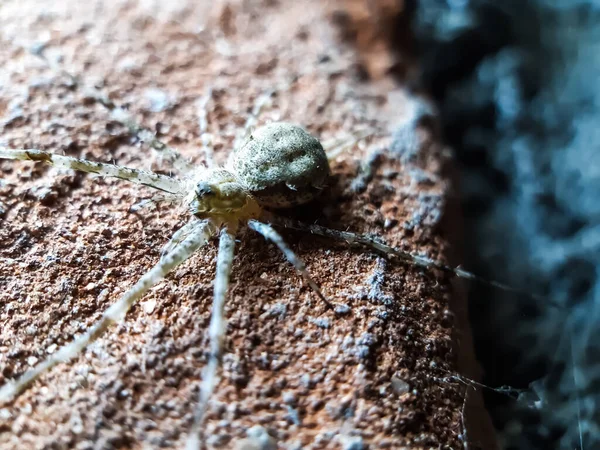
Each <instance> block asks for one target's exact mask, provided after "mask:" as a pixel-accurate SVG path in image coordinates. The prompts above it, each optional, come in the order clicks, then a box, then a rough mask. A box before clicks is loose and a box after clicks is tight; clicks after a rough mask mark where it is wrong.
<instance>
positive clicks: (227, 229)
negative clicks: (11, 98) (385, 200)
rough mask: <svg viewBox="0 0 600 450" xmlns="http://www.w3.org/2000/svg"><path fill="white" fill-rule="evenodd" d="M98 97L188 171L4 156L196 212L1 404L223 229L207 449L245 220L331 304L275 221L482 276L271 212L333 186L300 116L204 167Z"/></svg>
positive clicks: (200, 413)
mask: <svg viewBox="0 0 600 450" xmlns="http://www.w3.org/2000/svg"><path fill="white" fill-rule="evenodd" d="M209 95H210V93H209ZM209 95H208V96H207V97H206V98H204V99H202V100H201V101H200V102H199V110H200V114H199V117H200V121H199V122H200V131H201V134H202V142H203V147H204V150H205V152H206V154H207V155H210V154H211V150H210V148H211V140H210V135H208V133H207V132H206V128H207V123H206V114H205V113H204V114H203V113H202V111H205V109H204V107H205V106H206V102H207V101H208V100H207V99H208V98H209ZM267 97H268V95H267V96H263V97H261V98H260V99H259V100H260V101H259V102H257V104H256V106H255V109H254V111H253V114H252V115H251V116H250V119H249V120H248V123H247V124H246V129H249V128H251V127H252V126H253V124H254V122H255V120H256V116H257V115H258V113H259V111H260V108H261V106H262V104H263V103H264V101H265V99H266V98H267ZM94 98H95V99H96V100H97V101H98V102H99V103H101V104H103V105H104V106H105V107H107V108H108V109H109V110H111V111H112V113H113V117H114V118H116V119H117V120H119V121H121V122H122V123H123V124H125V125H126V126H127V127H128V128H129V130H130V131H131V132H132V133H133V134H135V135H136V136H137V137H138V138H140V140H143V141H145V142H147V143H148V144H149V145H150V146H151V147H152V148H153V149H155V150H156V151H158V152H160V153H161V155H162V156H163V158H164V160H166V161H168V162H169V163H171V165H172V166H173V167H174V168H175V169H177V170H178V171H180V172H182V173H183V174H184V175H185V176H184V177H182V178H176V177H173V176H166V175H161V174H158V173H154V172H151V171H144V170H139V169H132V168H128V167H122V166H117V165H114V164H106V163H100V162H94V161H89V160H84V159H78V158H73V157H68V156H62V155H58V154H55V153H50V152H47V151H44V150H38V149H10V148H5V147H0V158H4V159H13V160H29V161H34V162H44V163H47V164H51V165H54V166H58V167H62V168H68V169H73V170H78V171H83V172H89V173H93V174H96V175H99V176H105V177H116V178H120V179H123V180H127V181H130V182H134V183H140V184H143V185H145V186H148V187H150V188H153V189H156V190H159V191H161V196H162V197H161V198H168V199H174V200H179V201H182V202H184V204H185V205H186V206H187V208H188V210H189V212H190V216H191V218H190V221H189V222H188V223H186V224H185V225H184V226H183V227H182V228H180V229H179V230H178V231H177V232H175V233H174V235H173V236H172V237H171V239H170V240H169V242H168V243H167V244H166V245H165V247H164V248H163V250H162V254H161V257H160V260H159V261H158V263H157V264H156V265H155V266H154V267H153V268H152V269H150V270H149V271H148V272H147V273H146V274H144V275H143V276H142V277H141V278H140V279H139V280H138V281H137V282H136V283H135V285H134V286H133V287H131V288H130V289H129V290H128V291H127V292H126V293H125V294H124V295H123V296H122V297H121V298H120V299H119V300H118V301H117V302H116V303H114V304H113V305H112V306H110V307H109V308H108V309H107V310H106V311H105V312H104V314H103V315H102V317H101V318H100V319H99V320H98V321H97V322H96V323H95V324H94V325H93V326H91V327H90V328H89V329H88V330H87V331H86V332H85V333H84V334H83V335H81V336H79V337H77V338H76V339H74V340H73V341H72V342H71V343H69V344H67V345H65V346H63V347H62V348H60V349H59V350H58V351H56V352H55V353H53V354H51V355H50V356H48V357H47V359H45V360H44V361H42V362H40V363H39V364H37V365H36V366H34V367H33V368H31V369H29V370H28V371H26V372H25V373H24V374H22V375H21V376H20V377H18V378H17V379H16V380H14V381H12V382H9V383H7V384H5V385H4V386H2V387H0V404H3V403H6V402H9V401H12V400H13V399H14V398H15V397H17V396H18V395H19V394H20V393H22V392H23V391H24V390H26V389H27V387H28V386H30V385H31V384H32V383H33V382H35V381H36V380H37V379H38V378H39V377H40V376H42V375H43V374H44V373H45V372H46V371H48V370H50V369H51V368H52V367H54V366H55V365H57V364H59V363H62V362H67V361H69V360H71V359H72V358H74V357H76V356H77V355H79V354H80V353H81V352H82V351H83V350H84V349H85V348H86V347H87V346H89V345H90V344H91V343H92V342H94V341H95V340H96V339H98V338H99V337H100V336H102V334H103V333H104V332H105V331H106V330H107V329H108V328H109V327H110V326H111V325H112V324H115V323H118V322H120V321H121V320H123V318H124V317H125V315H126V314H127V312H128V311H129V309H130V308H131V307H132V305H133V304H134V303H135V302H136V301H137V300H139V299H140V298H142V297H143V296H144V295H145V294H146V293H147V292H148V290H149V289H150V288H152V287H153V286H154V285H156V284H157V283H158V282H160V281H161V280H162V279H163V278H164V277H166V276H167V274H168V273H169V272H171V271H172V270H173V269H174V268H175V267H177V266H178V265H180V264H182V263H183V262H184V261H185V260H186V259H188V258H189V257H190V256H191V255H192V254H193V253H194V252H196V251H197V250H198V249H200V248H201V247H203V246H204V245H206V244H207V243H208V241H209V239H210V238H211V237H215V236H218V238H219V248H218V255H217V270H216V276H215V280H214V294H213V306H212V314H211V320H210V325H209V330H208V333H209V339H210V356H209V360H208V363H207V365H206V367H205V369H204V373H203V376H202V381H201V385H200V394H199V400H198V405H197V406H196V410H195V413H194V422H193V425H192V430H191V432H190V435H189V437H188V441H187V448H188V449H195V448H198V447H199V445H200V437H201V429H202V424H203V419H204V416H205V413H206V411H207V407H208V403H209V400H210V398H211V394H212V393H213V391H214V390H215V388H216V386H217V383H218V381H219V369H220V365H221V360H222V356H223V352H224V340H225V331H226V323H227V322H226V319H225V316H224V307H225V299H226V293H227V289H228V286H229V278H230V272H231V267H232V262H233V258H234V247H235V236H236V233H237V232H238V230H239V228H240V227H241V226H243V225H247V226H248V227H249V228H251V229H252V230H254V231H256V232H258V233H259V234H261V235H262V236H264V237H265V238H266V239H267V240H270V241H272V242H273V243H274V244H275V245H277V247H278V248H279V249H280V250H281V251H282V253H283V254H284V255H285V257H286V258H287V260H288V261H289V262H290V263H291V264H292V265H293V266H294V267H295V268H296V270H297V271H298V272H299V273H300V275H301V276H302V277H303V278H304V279H305V280H306V282H307V283H308V285H309V286H310V287H311V288H312V290H313V291H314V292H315V293H316V294H317V295H318V296H319V297H320V298H321V299H322V300H323V301H324V302H325V304H326V305H327V306H328V307H329V308H332V309H334V306H333V305H332V304H331V303H330V302H329V301H328V300H327V298H326V297H325V296H324V295H323V293H322V292H321V290H320V288H319V287H318V285H317V284H316V283H315V281H314V280H313V279H312V278H311V277H310V275H309V274H308V272H307V270H306V268H305V265H304V263H303V262H302V261H301V260H300V259H299V258H298V257H297V256H296V254H295V253H294V252H293V251H292V250H291V249H290V247H288V245H287V244H286V243H285V241H284V239H283V238H282V237H281V235H280V234H279V233H278V232H277V231H276V230H275V229H274V228H273V226H272V225H276V226H283V227H289V228H295V229H299V230H304V231H307V232H310V233H313V234H317V235H321V236H326V237H330V238H333V239H337V240H341V241H344V242H347V243H350V244H360V245H364V246H368V247H370V248H372V249H374V250H375V251H378V252H380V253H383V254H384V255H387V256H396V257H399V258H400V259H402V260H403V261H406V262H409V263H410V264H413V265H417V266H421V267H424V268H427V269H432V268H435V269H439V270H442V271H445V272H449V273H451V274H454V275H456V276H459V277H463V278H469V279H477V277H476V276H475V275H473V274H471V273H469V272H466V271H464V270H462V269H459V268H452V267H449V266H446V265H443V264H441V263H439V262H437V261H434V260H431V259H428V258H425V257H421V256H416V255H412V254H409V253H407V252H404V251H402V250H399V249H396V248H393V247H391V246H389V245H386V244H385V243H383V242H382V241H380V240H378V239H374V238H371V237H368V236H364V235H359V234H356V233H352V232H347V231H337V230H332V229H328V228H325V227H322V226H318V225H305V224H302V223H298V222H294V221H292V220H289V219H286V218H283V217H280V216H278V215H275V214H274V213H272V212H271V211H270V210H272V209H280V208H284V207H285V208H289V207H294V206H298V205H300V204H303V203H307V202H309V201H311V200H313V199H314V198H315V197H316V196H317V195H318V194H319V193H320V191H321V190H322V189H324V188H325V187H326V183H327V180H328V178H329V176H330V167H329V159H328V155H327V154H326V152H325V150H324V149H323V146H322V145H321V143H320V142H319V141H318V140H317V139H316V138H315V137H313V136H311V135H310V134H309V133H308V132H307V131H305V130H304V129H303V128H301V127H300V126H298V125H293V124H289V123H280V122H275V123H271V124H268V125H265V126H262V127H260V128H258V129H256V130H255V131H253V132H252V133H249V134H247V137H246V138H245V140H243V142H242V143H241V144H238V145H235V146H234V148H233V151H232V153H231V155H230V158H229V160H228V162H227V164H226V165H225V167H213V166H212V164H209V167H195V166H192V165H191V164H190V163H189V162H187V161H186V160H185V159H184V158H183V157H182V156H181V155H180V154H179V153H177V152H176V151H175V150H173V149H171V148H169V147H167V146H166V145H165V144H163V143H162V142H160V141H159V140H158V139H156V138H155V137H154V136H153V135H152V133H150V132H149V131H147V130H145V129H143V128H142V127H141V126H139V125H138V124H136V123H135V122H134V121H133V120H131V118H130V117H129V116H128V114H127V113H126V112H125V111H124V110H123V109H121V108H119V107H117V106H116V105H115V104H114V103H113V102H112V101H110V100H109V99H108V98H106V97H103V96H102V95H101V94H100V93H99V92H95V93H94ZM261 102H262V103H261ZM331 154H332V153H330V157H331ZM209 161H210V159H209ZM492 284H495V285H496V286H499V287H501V288H504V289H510V288H508V287H506V286H504V285H500V284H499V283H493V282H492Z"/></svg>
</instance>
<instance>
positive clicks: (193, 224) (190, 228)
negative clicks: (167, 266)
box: [160, 218, 199, 259]
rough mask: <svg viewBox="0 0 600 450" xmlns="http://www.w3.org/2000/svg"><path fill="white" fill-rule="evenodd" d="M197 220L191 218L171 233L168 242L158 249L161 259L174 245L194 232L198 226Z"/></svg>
mask: <svg viewBox="0 0 600 450" xmlns="http://www.w3.org/2000/svg"><path fill="white" fill-rule="evenodd" d="M198 222H199V221H198V220H197V219H195V218H192V220H190V221H189V222H188V223H186V224H185V225H184V226H182V227H181V228H179V229H178V230H177V231H176V232H175V233H173V236H171V239H169V242H167V243H166V244H165V246H164V247H163V248H162V250H161V251H160V258H161V259H163V258H164V257H166V256H167V255H168V254H169V253H171V252H172V251H173V249H174V248H175V247H177V246H178V245H179V244H180V243H181V242H183V241H185V240H186V239H187V238H188V237H189V236H190V235H191V234H192V233H194V231H195V230H196V228H197V227H198Z"/></svg>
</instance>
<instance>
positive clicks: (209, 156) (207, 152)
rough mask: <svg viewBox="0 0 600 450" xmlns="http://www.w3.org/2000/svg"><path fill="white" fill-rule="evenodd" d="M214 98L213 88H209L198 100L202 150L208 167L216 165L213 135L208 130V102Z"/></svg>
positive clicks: (197, 110) (197, 107) (197, 109)
mask: <svg viewBox="0 0 600 450" xmlns="http://www.w3.org/2000/svg"><path fill="white" fill-rule="evenodd" d="M211 98H212V89H211V88H208V90H207V92H206V94H204V95H203V96H202V97H200V98H199V99H198V101H197V102H196V112H197V115H198V130H199V132H200V140H201V141H202V150H204V158H205V159H206V167H208V168H209V169H211V168H213V167H214V166H215V160H214V154H213V147H212V135H211V134H210V133H209V132H208V103H209V102H210V100H211Z"/></svg>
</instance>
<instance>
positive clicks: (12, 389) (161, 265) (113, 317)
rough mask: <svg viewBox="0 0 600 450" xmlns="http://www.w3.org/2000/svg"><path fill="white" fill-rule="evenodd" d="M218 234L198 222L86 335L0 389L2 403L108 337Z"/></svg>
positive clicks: (207, 225)
mask: <svg viewBox="0 0 600 450" xmlns="http://www.w3.org/2000/svg"><path fill="white" fill-rule="evenodd" d="M214 232H215V224H214V223H212V222H210V221H202V222H198V223H197V227H196V228H195V229H194V231H193V232H192V233H190V235H189V236H188V237H187V239H185V240H184V241H183V242H181V243H179V244H178V245H177V246H176V247H175V248H173V250H172V251H171V252H170V253H169V254H168V255H166V256H164V257H162V258H161V259H160V261H159V262H158V264H156V265H155V266H154V267H153V268H152V269H150V270H149V271H148V272H146V274H145V275H144V276H142V277H141V278H140V279H139V280H138V282H137V283H136V284H135V285H134V286H133V287H132V288H131V289H129V290H128V291H127V292H126V293H125V294H124V295H123V296H122V297H121V298H120V299H119V300H118V301H117V302H116V303H114V304H113V305H112V306H110V307H109V308H108V309H107V310H106V311H105V312H104V314H102V317H101V318H100V319H99V320H98V321H97V322H96V323H95V324H94V325H93V326H92V327H90V328H89V329H88V330H87V331H86V332H85V333H84V334H83V335H82V336H79V337H78V338H76V339H75V340H74V341H72V342H71V343H69V344H67V345H65V346H63V347H61V348H60V349H59V350H58V351H57V352H55V353H53V354H52V355H51V356H49V357H48V358H47V359H46V360H44V361H42V362H41V363H39V364H38V365H36V366H35V367H33V368H32V369H29V370H28V371H27V372H25V373H24V374H23V375H21V376H20V377H19V378H18V379H17V380H15V381H13V382H10V383H7V384H5V385H4V386H2V387H0V404H3V403H6V402H8V401H11V400H12V399H14V398H15V397H17V396H18V395H19V394H20V393H22V392H23V391H24V390H25V389H27V387H28V386H29V385H30V384H31V383H33V382H34V381H35V380H37V379H38V378H39V377H40V376H41V375H43V374H44V373H45V372H47V371H48V370H50V369H51V368H52V367H54V366H56V365H57V364H60V363H62V362H66V361H69V360H71V359H73V358H74V357H76V356H77V355H79V354H80V353H81V352H82V351H83V350H84V349H85V348H86V347H88V346H89V345H90V344H91V343H92V342H94V341H95V340H96V339H98V338H99V337H100V336H102V335H103V334H104V332H105V331H106V330H107V329H108V328H109V327H110V326H111V325H112V324H114V323H117V322H120V321H121V320H122V319H123V318H124V317H125V315H126V314H127V312H128V311H129V309H130V308H131V306H132V305H133V304H134V303H135V302H136V301H137V300H139V299H140V298H141V297H142V296H143V295H144V294H145V293H146V292H148V290H149V289H150V288H151V287H152V286H154V285H155V284H157V283H158V282H159V281H161V280H162V279H163V278H164V277H165V276H166V275H167V274H168V273H169V272H170V271H171V270H173V269H174V268H175V267H177V266H178V265H180V264H181V263H182V262H184V261H185V260H186V259H188V258H189V257H190V256H191V255H192V254H193V253H194V252H195V251H196V250H197V249H199V248H200V247H202V246H203V245H204V244H206V242H207V241H208V239H209V238H210V236H211V235H212V234H214Z"/></svg>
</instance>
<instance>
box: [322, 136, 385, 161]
mask: <svg viewBox="0 0 600 450" xmlns="http://www.w3.org/2000/svg"><path fill="white" fill-rule="evenodd" d="M373 135H374V133H373V131H371V130H362V131H358V132H356V133H355V134H353V135H352V136H350V137H347V138H339V139H335V138H334V139H329V140H327V141H325V142H323V148H324V149H325V154H326V155H327V159H328V160H329V162H332V161H334V160H335V159H336V158H337V157H338V156H340V155H341V154H342V153H344V152H345V151H347V150H350V149H351V148H352V147H354V146H355V145H356V144H358V143H359V142H360V141H362V140H363V139H367V138H370V137H371V136H373Z"/></svg>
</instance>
